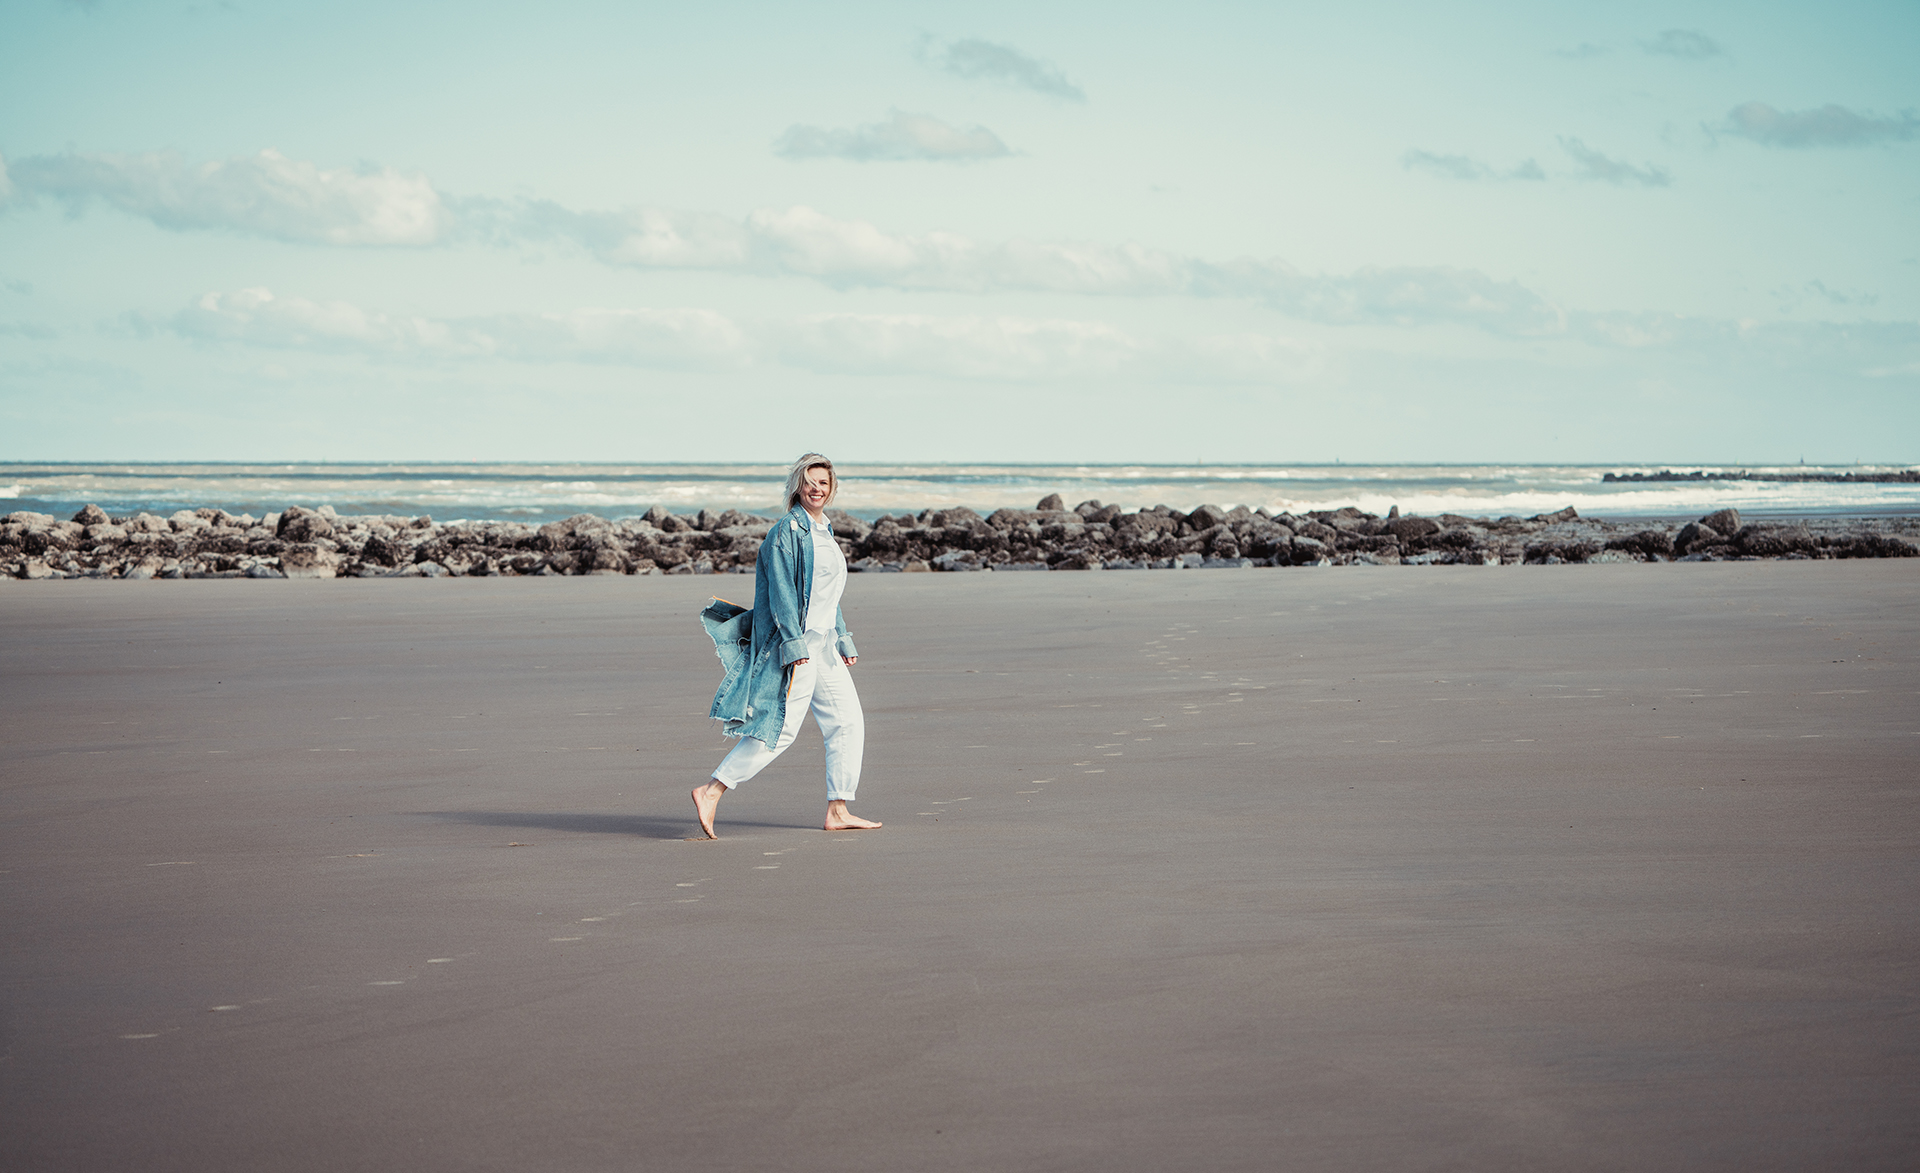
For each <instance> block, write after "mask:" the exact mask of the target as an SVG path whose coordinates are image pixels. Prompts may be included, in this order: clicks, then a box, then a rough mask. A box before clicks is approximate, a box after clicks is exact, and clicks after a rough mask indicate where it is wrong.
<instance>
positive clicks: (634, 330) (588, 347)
mask: <svg viewBox="0 0 1920 1173" xmlns="http://www.w3.org/2000/svg"><path fill="white" fill-rule="evenodd" d="M169 325H170V326H171V327H172V328H173V330H174V331H175V332H176V333H179V334H182V335H185V336H187V337H192V338H201V339H208V340H218V341H228V342H244V343H247V344H250V345H254V346H268V347H275V348H282V349H294V350H319V351H333V352H344V353H359V354H378V355H386V356H403V357H421V358H466V359H478V358H495V357H497V358H510V359H521V360H547V361H554V360H558V361H573V362H598V363H618V364H622V365H632V366H648V367H672V368H681V367H703V366H716V365H721V366H724V365H731V364H733V363H737V362H739V361H741V360H742V359H744V358H745V357H746V356H747V354H748V352H749V351H750V346H749V343H748V340H747V337H746V335H745V334H744V333H743V332H742V331H741V329H740V327H739V326H737V325H736V324H734V323H733V322H732V321H731V320H729V319H727V318H725V317H723V316H722V315H720V314H716V313H713V312H712V311H710V310H686V309H674V310H653V309H640V310H598V309H585V310H573V311H569V312H565V313H543V314H503V315H495V316H490V317H477V318H452V319H436V318H425V317H417V316H402V315H390V314H382V313H375V312H371V311H368V310H364V309H361V308H360V307H358V306H355V305H352V304H350V303H347V302H314V301H307V300H305V299H303V298H297V297H286V298H282V297H275V296H274V294H273V293H272V291H270V290H266V289H243V290H240V291H238V292H235V293H208V294H206V295H205V296H203V297H201V298H200V300H199V301H198V302H196V303H195V304H194V305H192V306H190V307H188V308H187V309H185V310H182V311H181V312H180V313H178V314H176V315H174V317H173V319H172V321H171V322H170V323H169Z"/></svg>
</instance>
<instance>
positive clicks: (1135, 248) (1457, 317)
mask: <svg viewBox="0 0 1920 1173" xmlns="http://www.w3.org/2000/svg"><path fill="white" fill-rule="evenodd" d="M1583 149H1584V148H1583ZM1441 158H1444V157H1441ZM1467 162H1468V163H1469V164H1471V160H1468V161H1467ZM1528 166H1530V161H1529V164H1523V165H1522V167H1521V168H1517V169H1515V170H1514V171H1512V172H1509V173H1508V175H1509V176H1510V177H1530V176H1528V175H1526V174H1524V171H1525V169H1526V168H1527V167H1528ZM1616 166H1620V165H1616ZM1629 170H1633V169H1629ZM12 174H13V176H14V179H15V182H16V184H18V186H19V188H20V190H21V191H22V192H26V193H29V194H40V195H51V196H54V197H55V198H59V199H62V200H66V201H69V202H70V204H71V206H73V207H74V208H76V209H78V208H81V207H84V206H85V205H86V204H87V203H88V202H89V201H91V200H94V199H99V200H103V201H106V202H108V203H111V204H113V205H114V206H117V207H123V208H126V209H128V210H130V211H134V212H136V213H137V214H141V215H145V216H147V217H148V218H150V219H152V220H153V221H154V222H155V223H156V224H160V225H162V226H163V227H167V228H172V229H178V230H185V229H196V228H197V229H209V230H225V231H234V232H245V233H251V234H253V235H259V236H266V237H269V238H274V239H282V240H295V241H307V242H318V243H330V244H349V245H358V244H412V245H427V244H439V243H448V242H452V241H461V240H464V241H474V242H480V243H486V244H491V245H494V246H497V247H517V246H523V245H527V244H557V245H561V246H565V247H569V248H578V249H579V250H581V251H582V252H583V253H585V254H586V255H588V256H590V257H592V258H594V259H595V260H597V261H599V262H601V263H603V264H607V265H612V266H616V267H622V268H636V269H683V270H697V271H704V272H719V273H737V274H745V275H759V276H767V277H801V278H805V279H808V280H813V281H818V282H820V283H821V284H823V285H827V286H829V287H831V288H835V289H853V288H881V289H897V290H926V291H941V292H955V293H996V292H1042V293H1066V294H1079V295H1088V296H1103V297H1230V298H1246V299H1252V300H1258V301H1264V302H1266V303H1267V304H1269V305H1271V306H1273V307H1274V308H1276V309H1279V310H1280V311H1282V312H1283V313H1287V314H1290V315H1292V316H1295V317H1298V318H1302V319H1305V320H1310V321H1318V322H1328V323H1336V324H1351V323H1394V324H1401V325H1414V324H1463V325H1472V326H1476V327H1478V328H1481V329H1484V330H1488V331H1490V332H1493V333H1496V334H1504V335H1523V336H1533V335H1541V334H1551V333H1553V332H1555V331H1556V330H1560V329H1563V328H1564V322H1563V321H1562V317H1561V315H1560V312H1559V311H1558V310H1557V309H1556V308H1555V307H1553V306H1552V305H1551V304H1549V303H1548V302H1547V301H1546V300H1545V299H1543V298H1541V297H1540V296H1539V295H1538V294H1535V293H1533V292H1532V291H1530V290H1528V289H1526V288H1525V287H1523V286H1521V285H1518V284H1516V283H1514V282H1505V281H1498V280H1495V279H1494V278H1491V277H1488V276H1487V275H1486V274H1483V273H1478V272H1475V271H1473V270H1461V269H1442V268H1390V269H1366V270H1361V271H1360V272H1357V273H1352V274H1347V275H1320V276H1313V275H1308V274H1303V273H1300V272H1298V271H1297V270H1295V269H1294V268H1292V267H1291V266H1290V265H1288V264H1287V263H1286V262H1284V261H1280V260H1274V259H1268V260H1261V259H1256V258H1240V259H1236V260H1231V261H1226V262H1213V261H1207V260H1203V259H1199V258H1195V257H1185V256H1180V255H1177V254H1173V253H1168V252H1163V251H1161V250H1157V249H1152V248H1147V247H1144V246H1141V245H1136V244H1119V245H1111V244H1098V243H1089V242H1049V241H1032V240H1018V239H1016V240H1009V241H1000V242H991V241H978V240H974V239H972V238H970V237H966V236H962V235H960V234H958V233H951V232H940V231H934V232H925V233H918V234H904V233H895V232H889V231H887V230H886V229H884V228H881V227H880V226H878V225H875V224H871V223H868V222H866V221H862V220H847V219H838V218H835V217H832V216H829V215H826V214H824V213H822V212H818V211H815V210H814V209H811V208H807V207H790V208H786V209H762V210H760V211H757V212H754V213H752V214H751V215H749V216H747V217H745V218H744V219H729V218H726V217H722V216H717V215H712V214H706V213H698V212H685V211H674V210H669V209H661V208H646V207H639V208H626V209H619V210H614V211H576V210H573V209H570V208H566V207H564V206H562V205H559V204H556V203H553V202H551V201H546V200H521V201H504V200H495V199H487V198H464V199H463V198H448V197H443V196H441V195H440V194H439V193H438V192H436V191H435V190H434V189H433V188H432V187H431V185H429V184H428V183H427V181H426V180H425V179H424V178H420V177H416V176H406V175H403V174H401V173H399V172H396V171H394V170H392V169H389V168H382V169H372V168H363V169H361V170H357V171H323V170H320V169H319V168H317V167H315V166H314V165H312V164H310V163H302V162H296V161H292V160H288V159H285V158H284V157H282V156H280V155H278V154H276V153H274V152H272V151H265V152H262V153H261V154H260V155H258V156H255V157H251V158H244V159H239V160H230V161H228V162H225V163H213V164H204V165H199V166H192V165H188V164H185V163H182V162H180V161H179V160H178V159H176V158H174V157H172V156H168V155H138V156H101V155H62V156H53V157H41V158H32V159H25V160H21V161H19V162H18V163H17V164H15V165H14V166H13V169H12ZM1635 174H1639V173H1638V172H1635ZM1662 174H1664V173H1662ZM209 296H210V297H212V298H213V299H214V300H212V301H210V302H206V303H204V304H202V305H201V306H199V307H198V308H197V309H195V310H194V311H191V312H189V313H187V314H186V315H185V316H183V317H182V318H180V319H179V320H178V322H177V323H176V324H177V326H178V327H179V328H180V329H182V330H183V331H185V332H188V333H200V334H204V335H207V336H214V337H223V336H226V334H225V333H223V332H228V333H231V332H233V331H239V332H241V334H243V335H244V336H245V337H247V338H249V339H251V340H255V341H260V342H263V343H265V344H277V343H275V341H274V340H275V339H279V340H281V341H282V342H285V343H286V344H292V343H293V342H294V341H298V340H302V339H304V340H307V341H317V342H326V343H328V344H331V345H338V346H343V347H352V348H359V349H374V350H379V349H383V348H384V349H389V350H391V349H406V350H411V351H415V352H421V353H427V352H434V353H466V352H468V351H472V352H475V353H484V352H488V351H489V348H494V349H498V348H500V347H503V346H508V345H509V344H511V345H515V346H528V345H531V344H532V343H531V342H530V341H529V339H531V338H533V337H535V336H536V335H538V336H540V337H547V336H551V334H552V332H553V331H554V330H556V329H560V327H559V326H556V325H554V324H552V323H546V324H544V325H543V324H540V323H534V322H519V323H504V322H503V321H500V320H494V321H491V322H488V321H482V320H480V319H470V320H462V321H458V322H437V323H426V322H424V320H420V319H405V318H395V317H382V316H378V315H374V316H369V315H365V314H362V313H360V312H359V311H357V310H355V309H353V307H351V306H344V307H343V306H335V305H323V304H320V303H311V302H305V301H300V300H298V299H277V298H274V297H273V296H272V295H271V294H267V293H264V292H263V291H253V292H250V293H246V294H245V295H242V294H224V295H218V294H216V295H209ZM660 312H666V311H660ZM664 321H665V320H664V319H658V318H644V317H643V318H631V319H619V320H617V321H615V320H611V319H610V320H609V322H605V323H599V324H597V325H591V328H590V323H588V322H587V321H586V320H585V319H582V320H579V321H573V322H572V323H571V324H569V325H567V326H566V329H571V330H575V331H576V333H577V337H576V338H575V341H574V342H571V343H569V344H568V345H569V346H575V347H585V346H586V341H587V339H589V337H598V336H602V335H604V336H605V337H611V335H607V334H605V332H606V331H610V330H614V328H615V326H617V327H618V328H619V330H618V331H615V332H616V333H618V332H619V331H624V333H620V337H621V338H623V339H626V341H625V342H621V343H620V345H629V344H631V345H635V346H641V348H642V349H645V347H646V346H652V345H654V343H652V342H647V343H645V345H644V346H642V344H641V343H639V342H636V341H634V340H635V339H637V338H639V336H640V334H641V333H644V331H645V330H647V329H655V328H658V329H669V328H668V327H667V326H665V325H662V323H663V322H664ZM510 325H511V326H512V328H511V329H509V328H508V327H509V326H510ZM595 330H600V331H602V335H595V334H594V333H593V332H594V331H595ZM540 331H545V332H546V333H544V334H541V333H539V332H540ZM669 333H672V334H673V335H674V337H676V338H681V339H683V340H684V339H687V338H692V337H694V335H696V334H698V333H699V331H698V330H694V329H693V328H692V327H690V326H688V325H687V323H685V322H681V323H680V324H679V325H675V326H672V327H671V329H669ZM735 341H737V340H735ZM301 344H302V345H305V344H306V342H301ZM606 345H608V346H613V345H614V344H613V343H612V342H607V343H606ZM674 345H675V346H679V345H681V344H680V343H675V344H674ZM686 345H688V346H692V347H693V350H692V351H688V352H687V353H694V352H698V353H701V354H706V353H707V351H705V350H702V349H701V346H702V345H706V344H700V345H695V344H694V343H691V342H687V343H686ZM714 345H715V346H719V347H720V349H725V346H730V345H733V343H731V342H728V343H726V344H725V345H721V344H719V343H715V344H714ZM587 349H588V350H590V349H591V347H588V348H587ZM614 349H616V350H617V349H618V347H617V346H615V347H614ZM668 349H669V350H672V349H673V348H672V347H668ZM710 349H711V348H710ZM663 353H664V352H663ZM674 353H681V352H680V351H674Z"/></svg>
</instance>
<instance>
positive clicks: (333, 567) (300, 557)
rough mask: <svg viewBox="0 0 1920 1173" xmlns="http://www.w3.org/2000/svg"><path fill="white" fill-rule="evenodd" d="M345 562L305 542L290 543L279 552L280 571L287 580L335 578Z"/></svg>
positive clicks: (330, 552) (328, 551)
mask: <svg viewBox="0 0 1920 1173" xmlns="http://www.w3.org/2000/svg"><path fill="white" fill-rule="evenodd" d="M314 516H318V515H317V514H315V515H314ZM345 562H346V559H345V558H344V557H342V556H341V555H339V554H336V553H333V552H332V551H330V550H322V549H321V548H320V547H319V546H316V545H313V544H311V543H306V542H294V543H290V544H289V545H288V546H287V547H286V549H284V550H282V551H280V570H281V571H282V573H284V574H285V575H286V576H287V577H288V578H336V577H338V576H339V570H340V567H341V566H342V565H343V564H345Z"/></svg>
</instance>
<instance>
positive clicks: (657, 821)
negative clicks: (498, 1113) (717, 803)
mask: <svg viewBox="0 0 1920 1173" xmlns="http://www.w3.org/2000/svg"><path fill="white" fill-rule="evenodd" d="M412 813H413V814H416V815H421V816H424V817H426V818H430V819H445V820H447V821H448V822H454V823H472V824H475V825H476V826H481V827H538V828H540V829H541V830H543V831H571V832H574V833H576V834H581V835H634V836H637V837H639V838H641V839H688V838H692V837H695V836H698V835H699V834H700V824H699V823H698V822H696V821H695V820H694V818H693V816H692V815H691V814H689V815H688V816H687V817H686V818H682V819H673V818H662V817H660V816H659V815H595V814H569V813H565V812H546V811H414V812H412ZM728 827H761V828H771V829H773V830H778V831H807V830H815V829H817V828H814V827H811V826H808V825H804V824H800V823H755V822H748V821H746V820H743V819H726V820H723V822H722V824H721V833H722V834H725V832H726V828H728Z"/></svg>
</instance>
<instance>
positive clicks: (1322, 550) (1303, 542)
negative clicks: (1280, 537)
mask: <svg viewBox="0 0 1920 1173" xmlns="http://www.w3.org/2000/svg"><path fill="white" fill-rule="evenodd" d="M1319 528H1321V529H1327V527H1326V526H1320V527H1319ZM1328 532H1329V533H1331V532H1332V531H1331V530H1328ZM1289 545H1290V546H1291V548H1292V553H1293V561H1295V562H1318V561H1319V560H1320V559H1322V558H1325V557H1328V556H1329V555H1331V554H1332V553H1333V551H1332V550H1331V549H1330V548H1329V547H1328V546H1327V543H1325V542H1323V541H1321V540H1320V539H1318V538H1313V537H1308V536H1307V535H1306V534H1295V535H1293V541H1292V542H1291V543H1289Z"/></svg>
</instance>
